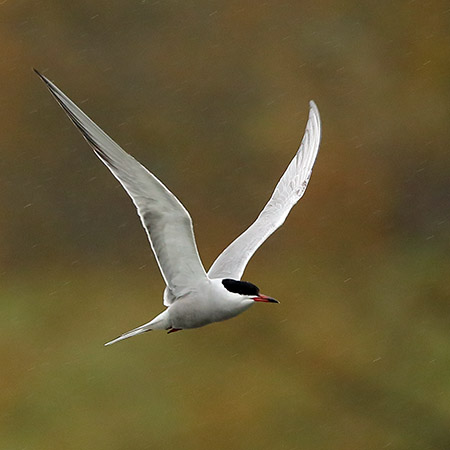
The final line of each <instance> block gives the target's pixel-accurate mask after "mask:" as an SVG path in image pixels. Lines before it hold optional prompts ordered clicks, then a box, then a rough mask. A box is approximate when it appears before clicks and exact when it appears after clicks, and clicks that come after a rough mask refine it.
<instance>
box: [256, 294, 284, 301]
mask: <svg viewBox="0 0 450 450" xmlns="http://www.w3.org/2000/svg"><path fill="white" fill-rule="evenodd" d="M253 300H254V301H255V302H264V303H280V302H279V301H278V300H275V299H274V298H272V297H267V295H263V294H258V296H257V297H253Z"/></svg>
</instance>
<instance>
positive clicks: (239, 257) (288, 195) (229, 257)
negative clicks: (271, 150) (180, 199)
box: [208, 101, 321, 279]
mask: <svg viewBox="0 0 450 450" xmlns="http://www.w3.org/2000/svg"><path fill="white" fill-rule="evenodd" d="M320 134H321V131H320V116H319V111H318V109H317V106H316V104H315V103H314V102H313V101H311V102H310V111H309V118H308V123H307V125H306V130H305V135H304V136H303V139H302V143H301V144H300V147H299V149H298V151H297V153H296V155H295V156H294V158H293V160H292V161H291V163H290V164H289V166H288V168H287V169H286V171H285V172H284V174H283V176H282V177H281V179H280V181H279V182H278V184H277V186H276V187H275V190H274V192H273V194H272V197H271V198H270V200H269V201H268V202H267V204H266V206H265V207H264V209H263V210H262V211H261V213H260V214H259V216H258V218H257V219H256V220H255V222H253V224H252V225H250V227H249V228H247V230H246V231H244V233H242V234H241V235H240V236H239V237H238V238H237V239H236V240H235V241H233V242H232V243H231V244H230V245H229V246H228V247H227V248H226V249H225V250H224V251H223V252H222V253H221V254H220V255H219V256H218V258H217V259H216V260H215V261H214V263H213V265H212V266H211V268H210V269H209V272H208V276H209V277H210V278H233V279H240V278H241V277H242V274H243V273H244V270H245V267H246V266H247V263H248V261H249V260H250V258H251V257H252V256H253V254H254V253H255V252H256V250H257V249H258V248H259V247H260V246H261V244H262V243H263V242H264V241H265V240H266V239H267V238H268V237H269V236H270V235H271V234H272V233H273V232H274V231H275V230H276V229H277V228H279V227H280V226H281V225H282V224H283V223H284V221H285V220H286V217H287V216H288V214H289V212H290V210H291V209H292V207H293V206H294V205H295V204H296V203H297V202H298V201H299V200H300V199H301V198H302V196H303V194H304V193H305V190H306V187H307V186H308V182H309V179H310V177H311V172H312V168H313V165H314V162H315V160H316V156H317V152H318V151H319V144H320Z"/></svg>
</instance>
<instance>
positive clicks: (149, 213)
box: [36, 71, 206, 298]
mask: <svg viewBox="0 0 450 450" xmlns="http://www.w3.org/2000/svg"><path fill="white" fill-rule="evenodd" d="M36 73H37V74H38V75H39V76H40V77H41V79H42V80H43V81H44V82H45V84H46V85H47V87H48V89H49V90H50V92H51V93H52V94H53V96H54V97H55V98H56V100H57V101H58V103H59V104H60V105H61V107H62V108H63V109H64V111H65V112H66V113H67V114H68V116H69V117H70V119H71V120H72V122H73V123H74V124H75V125H76V127H77V128H78V129H79V130H80V131H81V133H82V134H83V136H84V137H85V139H86V140H87V141H88V143H89V144H90V145H91V147H92V149H93V150H94V152H95V154H96V155H97V156H98V157H99V158H100V160H101V161H102V162H103V163H104V164H105V165H106V167H108V169H109V170H110V171H111V173H112V174H113V175H114V176H115V177H116V178H117V180H119V182H120V184H121V185H122V186H123V187H124V189H125V190H126V192H127V193H128V195H129V196H130V197H131V199H132V200H133V203H134V204H135V206H136V208H137V211H138V214H139V217H140V219H141V222H142V225H143V226H144V228H145V230H146V232H147V235H148V239H149V241H150V245H151V247H152V250H153V252H154V254H155V256H156V261H157V262H158V265H159V268H160V270H161V273H162V276H163V278H164V281H165V282H166V284H167V287H168V289H169V290H170V294H171V297H175V298H176V297H180V296H182V295H184V294H185V293H187V292H188V291H189V289H190V287H191V286H192V285H193V284H196V283H197V282H198V281H199V280H200V279H201V278H206V273H205V270H204V268H203V266H202V263H201V261H200V257H199V255H198V251H197V246H196V244H195V238H194V233H193V228H192V220H191V217H190V215H189V213H188V212H187V210H186V209H185V208H184V206H183V205H182V204H181V203H180V201H179V200H178V199H177V198H176V197H175V196H174V195H173V194H172V193H171V192H170V191H169V190H168V189H167V188H166V187H165V186H164V184H162V183H161V181H159V180H158V178H156V177H155V176H154V175H153V174H152V173H150V172H149V171H148V170H147V169H146V168H145V167H144V166H142V165H141V164H140V163H139V162H138V161H136V160H135V159H134V158H133V157H132V156H130V155H129V154H128V153H126V152H125V151H124V150H123V149H122V148H121V147H120V146H119V145H117V144H116V143H115V142H114V141H113V140H112V139H111V138H110V137H109V136H108V135H107V134H106V133H105V132H104V131H102V130H101V129H100V128H99V127H98V126H97V125H96V124H95V123H94V122H93V121H92V120H91V119H90V118H89V117H88V116H87V115H86V114H84V113H83V111H81V109H79V108H78V107H77V106H76V105H75V104H74V103H73V102H72V101H71V100H70V99H69V98H68V97H67V96H66V95H65V94H64V93H63V92H62V91H61V90H60V89H58V88H57V87H56V86H55V85H54V84H53V83H52V82H51V81H49V80H48V79H47V78H46V77H44V76H43V75H41V74H40V73H39V72H37V71H36Z"/></svg>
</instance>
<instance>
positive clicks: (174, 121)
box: [0, 0, 450, 450]
mask: <svg viewBox="0 0 450 450" xmlns="http://www.w3.org/2000/svg"><path fill="white" fill-rule="evenodd" d="M0 15H1V18H2V19H1V25H0V49H1V56H2V57H1V60H0V67H1V83H0V123H1V124H2V126H1V129H2V131H1V134H0V147H1V158H0V183H1V189H0V207H1V211H2V213H1V215H0V248H1V252H0V273H1V287H0V295H1V301H0V308H1V311H0V317H1V322H2V323H1V328H0V335H1V338H0V352H1V361H2V369H1V376H0V388H1V389H0V411H1V416H0V447H1V448H2V449H19V448H23V449H33V450H41V449H42V450H44V449H45V450H47V449H52V448H63V449H68V450H75V449H77V450H78V449H85V450H87V449H95V450H103V449H105V450H106V449H108V450H122V449H124V450H125V449H136V450H141V449H142V450H143V449H156V448H158V449H171V448H180V449H184V450H189V449H196V450H198V449H211V448H214V449H217V450H220V449H227V450H228V449H246V450H247V449H271V450H272V449H321V450H324V449H325V450H328V449H329V450H339V449H342V450H344V449H345V450H349V449H381V448H393V449H401V450H403V449H404V450H414V449H424V448H428V449H448V448H450V426H449V424H450V408H449V405H450V345H449V342H450V284H449V269H450V262H449V257H448V255H449V251H450V248H449V247H450V246H449V238H450V233H449V222H448V218H449V217H448V214H449V212H448V211H449V205H450V195H449V192H450V177H449V166H450V164H449V160H450V156H449V155H450V152H449V143H450V127H449V118H450V31H449V30H450V10H449V5H448V2H444V1H438V0H434V1H426V2H418V1H416V2H414V1H395V2H358V1H350V0H349V1H341V2H332V1H321V2H317V1H316V0H314V1H303V2H295V1H288V2H281V1H275V0H271V1H265V2H258V1H224V0H222V1H219V0H217V1H201V0H198V1H171V0H164V1H160V2H153V1H146V0H140V1H137V0H129V1H127V2H110V1H106V0H101V1H86V0H82V1H77V2H60V1H56V0H52V1H46V2H42V1H31V0H5V1H2V2H0ZM32 66H36V67H37V68H38V69H39V70H41V71H43V72H44V73H45V74H46V75H47V76H48V77H49V78H50V79H52V80H53V81H55V82H56V84H57V85H58V86H60V87H61V88H62V89H63V90H64V91H65V92H66V93H67V94H68V95H69V96H70V97H71V98H72V99H73V100H74V101H76V102H77V103H78V104H79V105H80V106H81V107H82V108H83V109H84V110H85V111H86V112H87V113H88V114H89V115H90V116H91V117H92V118H93V119H94V120H95V121H96V122H97V123H98V124H99V125H100V126H101V127H102V128H104V129H105V130H106V131H107V132H108V133H109V134H110V135H112V137H113V138H114V139H116V140H117V141H118V142H119V143H120V144H121V145H122V146H123V147H124V148H125V149H126V150H127V151H129V152H130V153H132V154H133V155H134V156H136V157H137V159H139V160H140V161H141V162H142V163H143V164H145V165H146V166H147V167H148V168H149V169H150V170H152V171H153V172H154V173H155V174H156V175H157V176H158V177H160V178H161V179H162V180H163V181H164V182H165V183H166V184H167V185H168V186H169V188H170V189H171V190H173V192H175V193H176V194H177V195H178V196H179V197H180V198H181V200H182V201H183V203H184V204H185V206H186V207H187V208H188V209H189V211H190V212H191V214H192V216H193V218H194V222H195V230H196V234H197V242H198V245H199V250H200V253H201V255H202V257H203V261H204V263H205V265H206V266H208V265H209V264H211V262H212V261H213V259H214V257H215V256H216V255H217V254H218V253H219V252H220V251H221V250H222V249H223V247H224V246H225V245H226V244H228V243H229V242H230V241H231V240H232V239H233V238H234V237H235V236H236V235H237V234H239V233H240V232H241V231H242V230H243V229H244V228H245V227H246V226H247V225H248V224H249V223H250V222H251V221H252V220H253V219H254V217H255V216H256V215H257V213H258V212H259V210H260V208H261V207H262V206H263V204H264V202H265V201H266V200H267V198H268V197H269V195H270V193H271V190H272V188H273V186H274V185H275V183H276V181H277V179H278V177H280V176H281V174H282V172H283V170H284V168H285V167H286V166H287V164H288V162H289V161H290V158H291V157H292V156H293V155H294V153H295V150H296V148H297V145H298V143H299V141H300V139H301V136H302V133H303V129H304V125H305V122H306V118H307V113H308V100H309V99H311V98H312V99H314V100H315V101H316V102H317V104H318V106H319V109H320V112H321V115H322V120H323V140H322V146H321V151H320V153H319V157H318V160H317V163H316V166H315V169H314V174H313V177H312V180H311V182H310V185H309V188H308V191H307V194H306V195H305V197H304V199H303V200H302V201H301V203H300V204H299V205H298V206H297V207H296V208H294V210H293V212H292V214H291V215H290V216H289V218H288V220H287V222H286V224H285V225H284V227H283V228H282V230H281V231H279V232H278V233H276V234H275V235H274V236H273V237H272V238H271V239H270V240H269V241H268V242H267V243H266V244H265V245H264V246H263V248H262V249H261V250H260V251H259V252H258V253H257V255H256V256H255V257H254V259H253V260H252V261H251V264H250V265H249V267H248V270H247V272H246V274H245V278H246V279H248V280H250V281H253V282H255V283H256V284H258V285H259V286H260V287H261V289H262V291H263V292H265V293H267V294H270V295H272V296H274V297H276V298H278V299H280V300H281V304H280V305H279V306H273V305H258V306H257V307H254V308H253V309H251V310H250V311H249V312H247V313H245V314H244V315H242V316H241V317H239V318H237V319H234V320H232V321H228V322H224V323H221V324H217V325H214V326H210V327H206V328H204V329H200V330H194V331H186V332H181V333H176V334H174V335H170V336H166V335H165V334H163V333H151V334H148V335H144V336H141V337H139V338H134V339H131V340H129V341H126V342H124V343H121V344H118V345H115V346H113V347H109V348H104V347H103V346H102V344H103V342H105V341H107V340H109V339H111V338H112V337H114V336H115V335H118V334H120V333H121V332H123V331H125V330H128V329H130V328H133V327H134V326H136V325H138V324H140V323H142V322H144V321H146V320H148V319H150V318H151V317H152V316H153V315H156V314H157V313H158V312H159V311H160V310H161V309H162V305H161V294H162V290H163V282H162V279H161V277H160V275H159V273H158V270H157V266H156V264H155V262H154V259H153V256H152V254H151V253H150V251H149V247H148V244H147V241H146V237H145V234H144V232H143V230H142V229H141V226H140V224H139V221H138V219H137V217H136V214H135V211H134V207H133V205H132V204H131V202H130V201H129V199H128V198H127V196H126V194H125V193H124V192H123V190H122V188H121V187H120V186H118V183H117V182H116V181H115V180H114V178H113V177H111V175H110V174H109V173H108V171H107V170H106V169H105V168H104V167H102V164H101V163H100V162H99V161H98V160H97V159H96V158H95V157H94V156H93V155H92V152H91V151H90V149H89V147H88V146H87V144H86V143H85V142H84V141H83V139H82V138H81V136H80V135H79V134H78V132H77V131H76V130H75V128H74V127H73V126H72V124H70V122H69V121H68V120H67V118H66V117H65V116H64V113H63V112H62V111H61V110H60V108H58V106H57V105H56V103H55V102H54V100H53V99H52V98H51V96H50V94H49V93H48V92H47V91H46V89H45V87H44V85H43V84H42V83H41V82H40V80H39V79H38V78H37V77H36V76H35V75H34V74H33V73H32V71H31V67H32Z"/></svg>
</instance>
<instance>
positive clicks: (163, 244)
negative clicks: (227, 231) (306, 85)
mask: <svg viewBox="0 0 450 450" xmlns="http://www.w3.org/2000/svg"><path fill="white" fill-rule="evenodd" d="M36 73H37V74H38V75H39V76H40V77H41V79H42V80H43V81H44V82H45V83H46V85H47V87H48V88H49V90H50V92H51V93H52V94H53V96H54V97H55V98H56V100H57V101H58V103H59V104H60V105H61V107H62V108H63V109H64V111H65V112H66V113H67V114H68V116H69V117H70V119H71V120H72V122H73V123H74V124H75V125H76V126H77V128H78V129H79V130H80V131H81V133H82V134H83V136H84V137H85V138H86V140H87V141H88V143H89V144H90V145H91V147H92V149H93V150H94V152H95V154H96V155H97V156H98V157H99V158H100V160H101V161H102V162H103V163H104V164H105V165H106V166H107V167H108V169H109V170H110V171H111V173H112V174H113V175H114V176H115V177H116V178H117V180H118V181H119V182H120V183H121V184H122V186H123V187H124V189H125V190H126V191H127V193H128V195H129V196H130V197H131V199H132V200H133V203H134V204H135V205H136V208H137V211H138V214H139V217H140V219H141V222H142V225H143V226H144V228H145V230H146V232H147V236H148V239H149V241H150V245H151V247H152V250H153V252H154V254H155V257H156V261H157V262H158V266H159V268H160V270H161V274H162V276H163V278H164V281H165V283H166V289H165V291H164V305H165V306H167V308H166V309H165V310H164V311H163V312H162V313H161V314H159V315H158V316H156V317H155V318H154V319H153V320H151V321H150V322H148V323H146V324H144V325H142V326H140V327H138V328H135V329H134V330H131V331H128V332H127V333H124V334H122V335H121V336H119V337H118V338H116V339H114V340H112V341H110V342H108V343H107V344H105V345H110V344H113V343H114V342H117V341H120V340H122V339H126V338H128V337H131V336H135V335H137V334H140V333H143V332H145V331H150V330H155V329H165V330H169V332H172V331H177V330H181V329H187V328H198V327H201V326H204V325H207V324H209V323H212V322H218V321H222V320H226V319H229V318H231V317H234V316H236V315H238V314H240V313H241V312H243V311H245V310H246V309H248V308H249V307H250V306H251V305H253V304H254V302H255V301H259V302H275V303H277V301H276V300H274V299H272V298H270V297H267V296H265V295H263V294H260V293H259V289H258V288H257V287H256V286H255V285H253V284H251V283H247V282H242V281H240V279H241V277H242V274H243V273H244V270H245V267H246V265H247V263H248V261H249V260H250V258H251V257H252V255H253V254H254V253H255V251H256V250H257V249H258V248H259V247H260V246H261V244H262V243H263V242H264V241H265V240H266V239H267V238H268V237H269V236H270V235H271V234H272V233H273V232H274V231H275V230H276V229H277V228H279V227H280V226H281V225H282V224H283V223H284V221H285V219H286V217H287V215H288V214H289V211H290V210H291V208H292V207H293V206H294V205H295V204H296V203H297V202H298V200H300V198H301V197H302V196H303V194H304V192H305V190H306V187H307V185H308V182H309V179H310V177H311V171H312V167H313V165H314V162H315V159H316V156H317V152H318V150H319V143H320V135H321V131H320V117H319V112H318V109H317V106H316V105H315V103H314V102H313V101H311V102H310V112H309V119H308V123H307V125H306V131H305V135H304V137H303V140H302V143H301V145H300V148H299V149H298V151H297V153H296V155H295V156H294V158H293V160H292V161H291V163H290V164H289V166H288V168H287V169H286V171H285V172H284V174H283V176H282V177H281V179H280V181H279V182H278V184H277V185H276V187H275V190H274V192H273V194H272V197H271V198H270V200H269V201H268V202H267V204H266V206H265V207H264V209H263V210H262V211H261V213H260V214H259V216H258V218H257V219H256V220H255V222H253V224H252V225H251V226H250V227H249V228H248V229H247V230H246V231H245V232H244V233H242V234H241V235H240V236H239V237H238V238H237V239H236V240H235V241H234V242H232V243H231V244H230V245H229V246H228V247H227V248H226V249H225V250H224V251H223V252H222V253H221V254H220V255H219V257H218V258H217V259H216V260H215V262H214V263H213V265H212V266H211V268H210V270H209V272H208V274H206V272H205V269H204V268H203V265H202V263H201V261H200V257H199V254H198V251H197V246H196V243H195V238H194V232H193V228H192V219H191V217H190V215H189V213H188V211H187V210H186V208H184V206H183V205H182V204H181V202H180V201H179V200H178V199H177V198H176V197H175V196H174V195H173V194H172V193H171V192H170V191H169V190H168V189H167V188H166V187H165V186H164V184H162V183H161V181H159V180H158V178H156V177H155V176H154V175H153V174H152V173H151V172H149V171H148V170H147V169H146V168H145V167H144V166H142V165H141V164H140V163H139V162H138V161H136V160H135V159H134V158H133V157H132V156H130V155H129V154H128V153H126V152H125V151H124V150H123V149H122V148H121V147H120V146H119V145H117V144H116V143H115V142H114V141H113V140H112V139H111V138H110V137H109V136H108V135H107V134H106V133H105V132H103V131H102V130H101V129H100V128H99V127H98V126H97V125H96V124H95V123H94V122H93V121H92V120H91V119H89V117H88V116H87V115H86V114H84V113H83V111H81V110H80V109H79V108H78V107H77V106H76V105H75V104H74V103H73V102H72V101H71V100H70V99H69V98H68V97H67V96H66V95H65V94H64V93H63V92H62V91H61V90H60V89H58V88H57V87H56V86H55V85H54V84H53V83H52V82H51V81H49V80H48V79H47V78H46V77H45V76H43V75H41V74H40V73H39V72H37V71H36Z"/></svg>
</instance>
